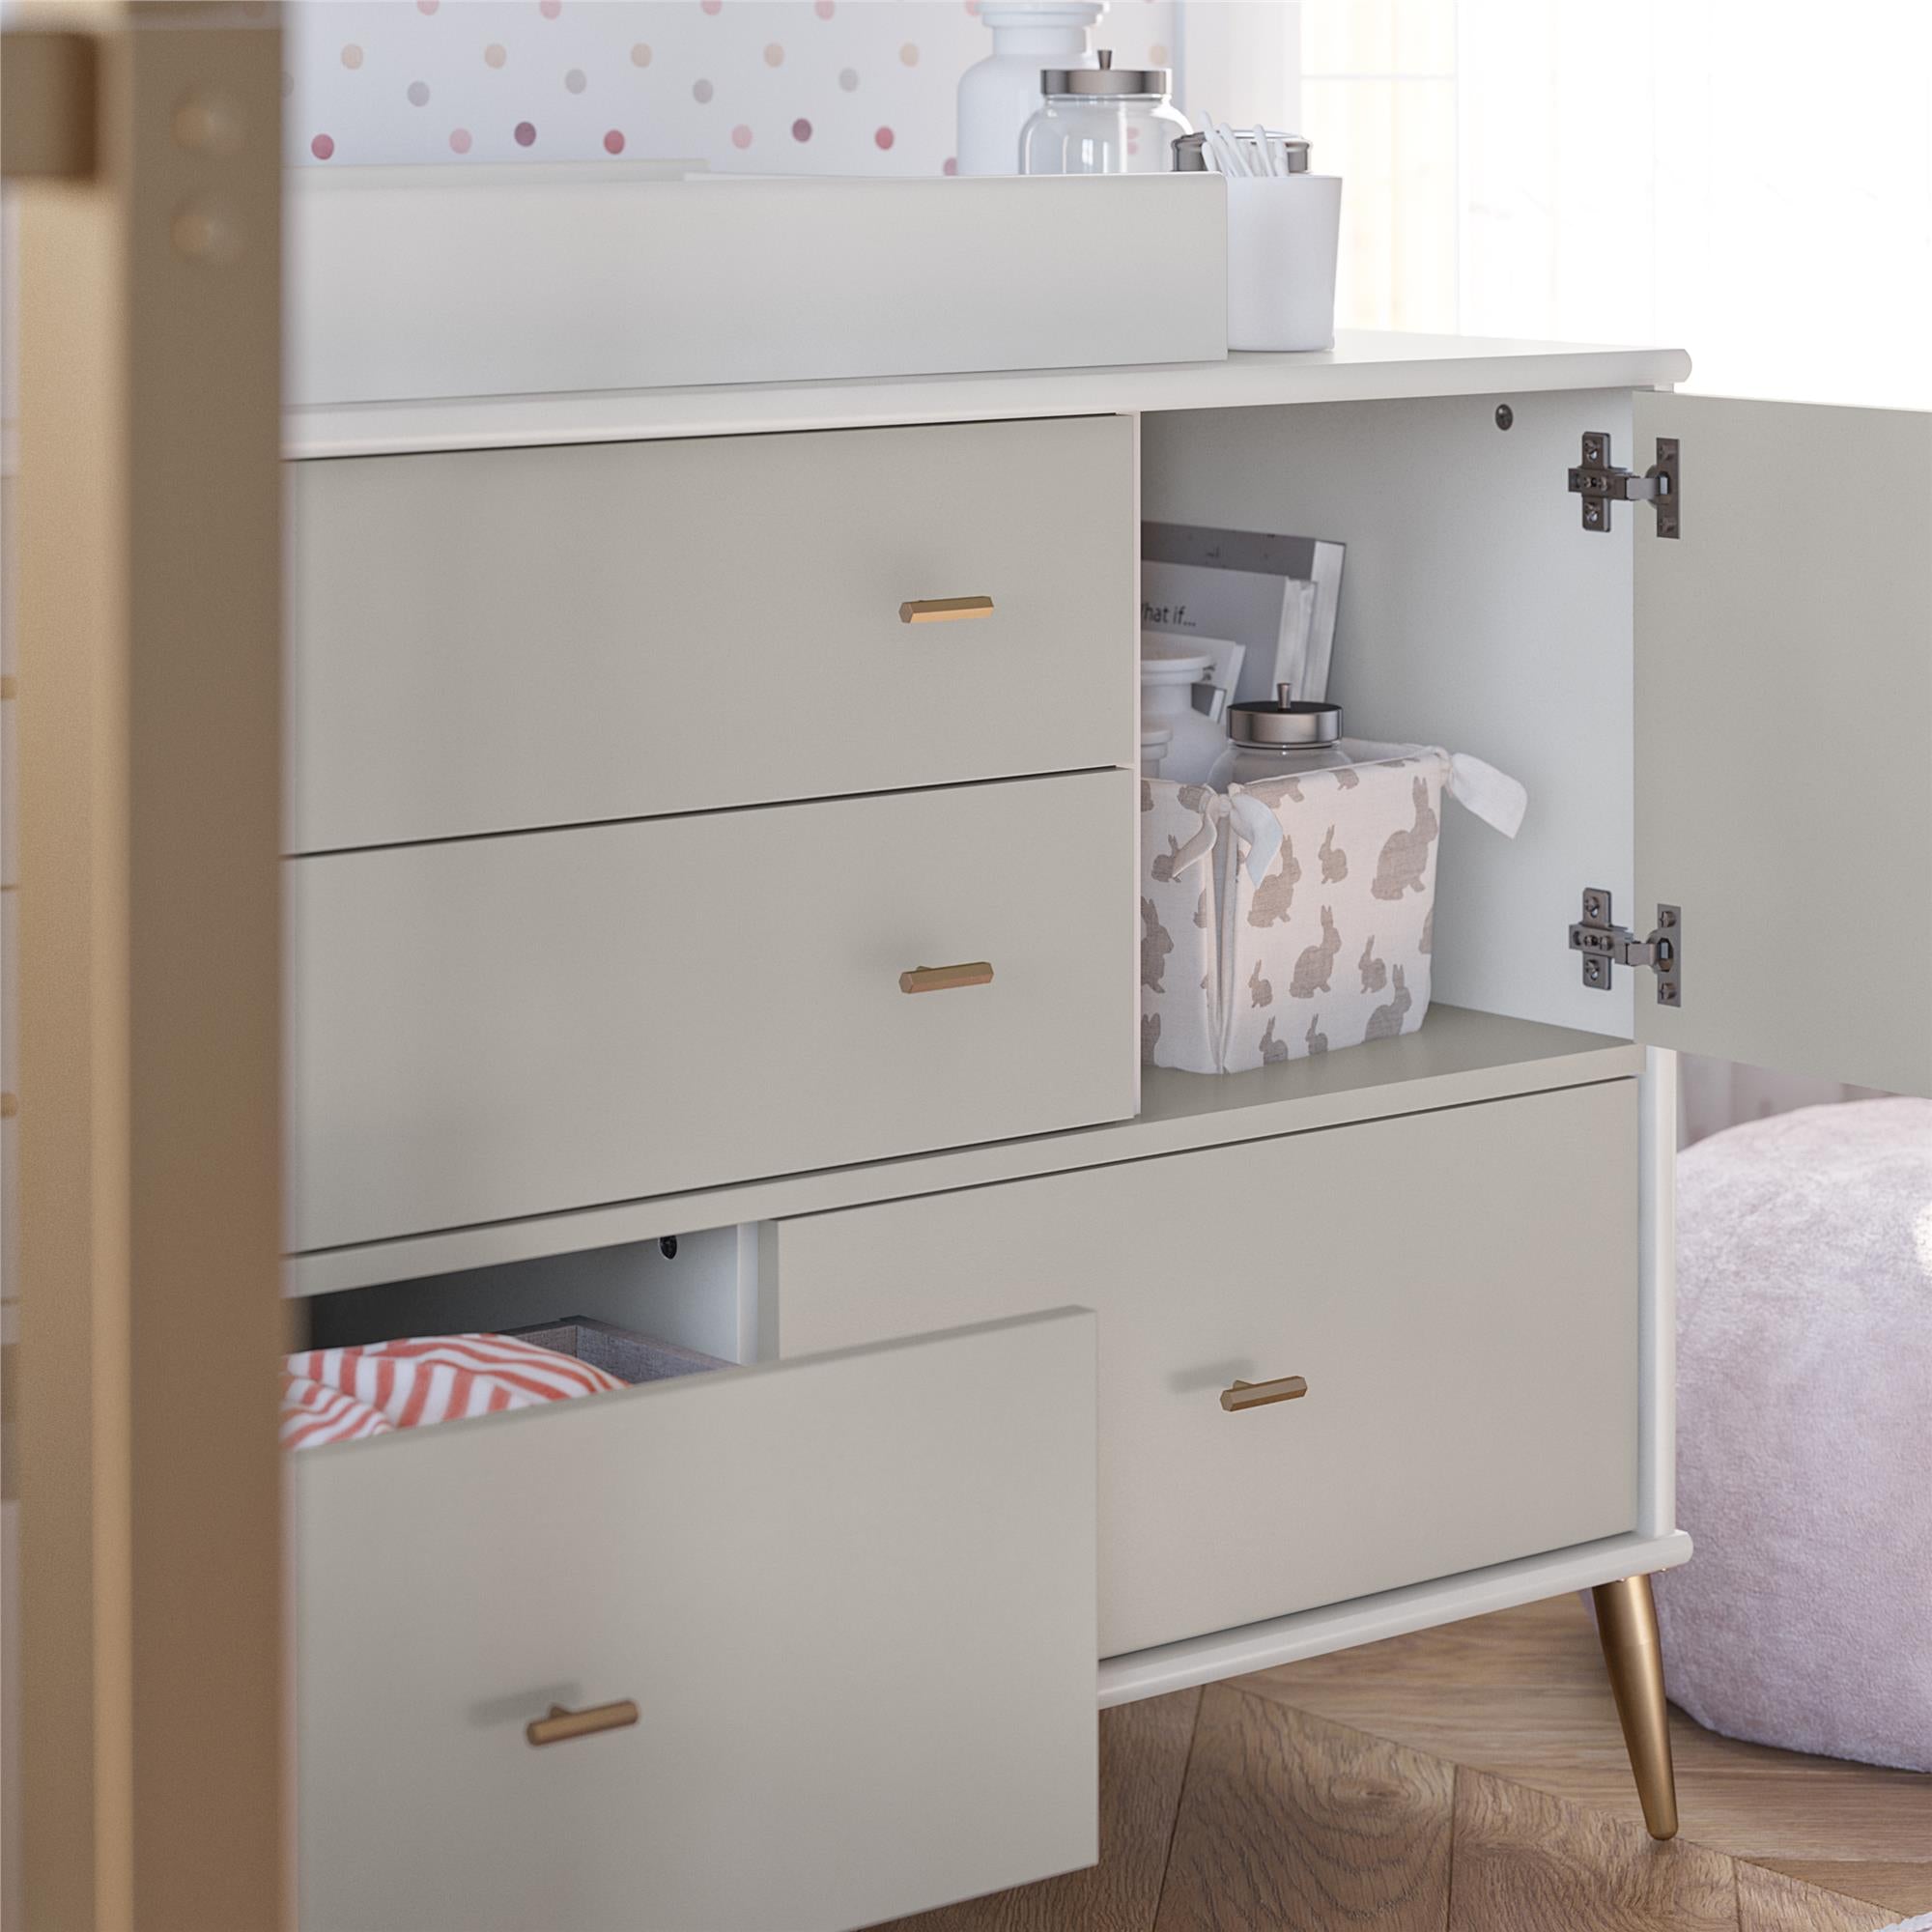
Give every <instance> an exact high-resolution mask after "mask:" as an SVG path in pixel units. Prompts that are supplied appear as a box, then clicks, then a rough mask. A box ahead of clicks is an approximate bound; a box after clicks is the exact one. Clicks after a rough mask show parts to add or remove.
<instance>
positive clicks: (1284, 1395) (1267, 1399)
mask: <svg viewBox="0 0 1932 1932" xmlns="http://www.w3.org/2000/svg"><path fill="white" fill-rule="evenodd" d="M1307 1393H1308V1383H1307V1382H1306V1381H1305V1380H1304V1379H1303V1378H1301V1377H1300V1376H1283V1377H1282V1378H1281V1379H1280V1380H1279V1381H1278V1382H1236V1384H1235V1385H1234V1387H1233V1388H1224V1389H1223V1390H1222V1391H1221V1406H1222V1407H1223V1408H1225V1409H1227V1410H1228V1411H1229V1412H1230V1413H1231V1414H1232V1413H1233V1412H1234V1411H1235V1410H1236V1409H1237V1408H1265V1407H1266V1406H1267V1405H1268V1404H1269V1403H1271V1402H1293V1400H1294V1399H1295V1397H1296V1396H1299V1395H1306V1394H1307Z"/></svg>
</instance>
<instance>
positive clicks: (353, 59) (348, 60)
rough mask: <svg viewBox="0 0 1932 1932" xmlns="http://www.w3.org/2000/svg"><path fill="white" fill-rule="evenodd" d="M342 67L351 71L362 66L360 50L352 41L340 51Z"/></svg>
mask: <svg viewBox="0 0 1932 1932" xmlns="http://www.w3.org/2000/svg"><path fill="white" fill-rule="evenodd" d="M342 65H343V66H344V67H346V68H350V69H352V70H353V69H355V68H358V67H360V66H361V65H362V49H361V48H360V47H358V46H357V45H356V44H355V42H354V41H351V42H350V43H349V44H348V45H347V46H346V47H344V48H343V49H342Z"/></svg>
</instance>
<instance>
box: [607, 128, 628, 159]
mask: <svg viewBox="0 0 1932 1932" xmlns="http://www.w3.org/2000/svg"><path fill="white" fill-rule="evenodd" d="M604 152H605V153H606V154H607V155H621V154H622V153H623V152H624V136H623V134H622V132H621V131H620V130H619V129H617V128H611V131H610V132H609V133H608V134H606V135H605V136H604Z"/></svg>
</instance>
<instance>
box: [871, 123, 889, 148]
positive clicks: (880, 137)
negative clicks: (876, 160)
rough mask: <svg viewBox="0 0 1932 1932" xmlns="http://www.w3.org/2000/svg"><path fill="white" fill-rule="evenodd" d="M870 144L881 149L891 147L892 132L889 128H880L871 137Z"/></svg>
mask: <svg viewBox="0 0 1932 1932" xmlns="http://www.w3.org/2000/svg"><path fill="white" fill-rule="evenodd" d="M872 142H873V145H874V146H875V147H878V148H881V149H884V148H890V147H891V146H892V145H893V130H892V129H891V128H880V129H879V131H878V132H877V133H876V134H874V135H873V136H872Z"/></svg>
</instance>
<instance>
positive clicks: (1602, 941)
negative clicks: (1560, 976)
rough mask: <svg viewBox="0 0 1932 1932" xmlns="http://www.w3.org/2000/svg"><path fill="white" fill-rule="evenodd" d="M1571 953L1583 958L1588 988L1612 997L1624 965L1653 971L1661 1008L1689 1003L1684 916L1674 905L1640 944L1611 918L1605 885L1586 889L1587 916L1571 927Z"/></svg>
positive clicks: (1663, 907)
mask: <svg viewBox="0 0 1932 1932" xmlns="http://www.w3.org/2000/svg"><path fill="white" fill-rule="evenodd" d="M1570 950H1571V952H1580V953H1581V954H1582V955H1583V983H1584V985H1586V986H1588V987H1590V988H1591V990H1592V991H1594V992H1599V993H1607V992H1608V991H1609V990H1610V981H1611V980H1612V979H1613V978H1614V977H1615V974H1616V969H1617V968H1618V967H1619V966H1648V967H1649V968H1650V970H1651V971H1652V972H1653V973H1655V974H1656V975H1657V1004H1658V1005H1659V1006H1660V1007H1681V1006H1682V1005H1683V1004H1684V913H1683V909H1682V908H1681V907H1678V906H1673V905H1661V906H1659V907H1658V909H1657V924H1656V926H1655V928H1654V929H1653V930H1652V932H1651V935H1650V937H1649V938H1648V939H1639V938H1638V937H1637V936H1636V934H1635V933H1634V932H1633V931H1632V930H1631V929H1630V927H1629V926H1627V925H1618V924H1617V923H1615V922H1614V920H1613V919H1612V918H1611V916H1610V895H1609V894H1608V893H1606V892H1605V891H1604V889H1603V888H1602V887H1601V886H1585V887H1584V889H1583V917H1582V918H1581V919H1579V920H1578V921H1577V923H1576V924H1575V925H1573V926H1572V927H1571V928H1570Z"/></svg>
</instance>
